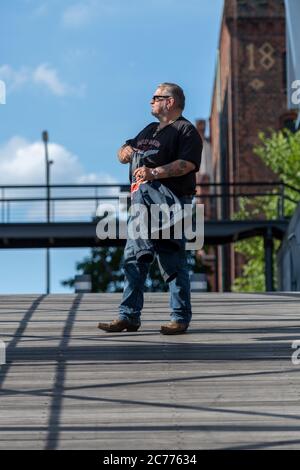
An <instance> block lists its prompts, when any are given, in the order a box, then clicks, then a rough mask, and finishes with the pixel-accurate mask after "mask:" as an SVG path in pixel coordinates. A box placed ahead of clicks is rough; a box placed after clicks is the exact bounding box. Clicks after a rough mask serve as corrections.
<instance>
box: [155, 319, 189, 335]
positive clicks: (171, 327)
mask: <svg viewBox="0 0 300 470" xmlns="http://www.w3.org/2000/svg"><path fill="white" fill-rule="evenodd" d="M188 326H189V325H188V324H187V323H178V322H176V321H171V322H170V323H168V324H167V325H162V326H161V327H160V332H161V334H163V335H180V334H182V333H184V332H185V331H186V330H187V328H188Z"/></svg>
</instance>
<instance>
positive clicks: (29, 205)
mask: <svg viewBox="0 0 300 470" xmlns="http://www.w3.org/2000/svg"><path fill="white" fill-rule="evenodd" d="M129 190H130V187H129V185H128V184H84V185H78V184H66V185H62V184H60V185H51V186H49V187H48V186H45V185H18V186H13V185H6V186H0V223H2V224H3V223H22V222H24V223H33V222H45V223H46V222H47V212H48V211H49V213H50V222H66V221H70V222H71V221H72V222H74V221H75V222H85V221H91V220H93V218H94V217H95V216H96V212H97V208H98V206H99V203H100V202H101V203H106V204H108V203H110V204H113V205H115V206H116V205H118V204H119V200H120V197H121V196H122V198H123V202H124V200H125V198H126V197H129V196H130V193H129ZM196 190H197V194H196V195H195V198H194V203H203V204H204V205H205V207H206V213H207V218H209V219H210V220H224V219H228V220H231V218H233V216H234V213H236V211H237V210H238V207H239V200H240V198H247V200H249V201H251V200H254V198H257V197H260V198H261V197H269V198H270V197H272V198H276V200H277V218H278V219H281V220H282V219H284V218H285V217H286V202H287V201H289V202H292V203H293V204H295V208H296V205H297V204H298V203H299V201H300V189H298V188H294V187H293V186H290V185H286V184H284V183H283V182H275V183H270V182H239V183H203V184H198V185H197V187H196ZM291 193H293V194H295V198H294V197H291Z"/></svg>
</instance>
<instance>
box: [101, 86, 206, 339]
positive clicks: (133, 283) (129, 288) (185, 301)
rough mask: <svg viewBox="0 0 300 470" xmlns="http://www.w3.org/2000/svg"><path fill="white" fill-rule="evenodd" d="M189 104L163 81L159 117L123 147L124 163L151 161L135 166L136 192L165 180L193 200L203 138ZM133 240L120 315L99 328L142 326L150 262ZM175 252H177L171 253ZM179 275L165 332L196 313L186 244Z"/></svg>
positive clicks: (177, 329) (182, 326)
mask: <svg viewBox="0 0 300 470" xmlns="http://www.w3.org/2000/svg"><path fill="white" fill-rule="evenodd" d="M184 106H185V96H184V93H183V90H182V89H181V88H180V87H179V86H178V85H175V84H173V83H162V84H161V85H159V86H158V88H157V90H156V92H155V94H154V96H153V97H152V99H151V108H152V110H151V112H152V115H153V116H155V117H156V118H157V119H158V121H159V122H158V123H157V122H153V123H151V124H149V125H148V126H147V127H145V129H143V130H142V131H141V132H140V133H139V134H138V135H137V136H136V137H135V138H134V139H130V140H128V141H127V142H126V143H125V144H124V145H123V146H122V147H121V148H120V150H119V152H118V158H119V160H120V162H121V163H123V164H127V163H131V160H132V157H133V155H134V153H135V152H136V151H139V152H144V154H147V155H148V158H147V162H148V163H147V166H142V167H138V168H136V169H133V174H132V177H133V178H134V180H135V183H134V184H132V185H131V190H132V191H135V190H136V189H137V187H138V185H139V184H142V183H145V182H146V181H153V180H160V181H161V183H162V184H163V185H165V186H166V187H167V188H169V189H170V190H171V191H172V192H173V193H174V194H175V195H176V196H177V197H178V198H179V200H180V203H181V204H182V205H184V204H191V203H192V199H193V195H194V194H195V193H196V173H197V172H198V171H199V167H200V163H201V154H202V140H201V137H200V135H199V133H198V131H197V130H196V128H195V127H194V126H193V125H192V124H191V123H190V122H189V121H188V120H187V119H185V118H184V117H183V116H182V112H183V110H184ZM133 243H134V240H131V239H128V240H127V243H126V246H125V250H124V261H123V269H124V274H125V283H124V291H123V298H122V301H121V304H120V306H119V318H118V319H116V320H114V321H112V322H111V323H99V324H98V328H100V329H101V330H104V331H108V332H121V331H124V330H125V331H137V330H138V329H139V327H140V324H141V319H140V317H141V311H142V308H143V304H144V284H145V281H146V277H147V274H148V272H149V268H150V263H147V262H144V263H143V262H138V261H137V259H136V257H135V254H134V246H133ZM170 256H174V253H170ZM176 258H177V268H176V271H177V276H176V278H175V279H173V280H172V281H171V282H170V283H169V290H170V308H171V322H170V323H168V324H166V325H162V326H161V330H160V332H161V333H162V334H181V333H184V332H185V331H186V330H187V328H188V326H189V323H190V321H191V318H192V309H191V302H190V281H189V272H188V267H187V260H186V251H185V246H184V243H183V244H182V248H181V249H180V250H179V251H177V252H176Z"/></svg>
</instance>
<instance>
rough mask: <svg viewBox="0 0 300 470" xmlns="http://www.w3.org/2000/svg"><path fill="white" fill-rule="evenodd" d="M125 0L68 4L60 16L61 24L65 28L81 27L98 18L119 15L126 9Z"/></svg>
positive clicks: (92, 0) (102, 0)
mask: <svg viewBox="0 0 300 470" xmlns="http://www.w3.org/2000/svg"><path fill="white" fill-rule="evenodd" d="M126 5H127V4H126V2H122V3H121V4H119V2H112V1H111V0H101V1H99V0H85V1H81V2H77V3H73V4H72V5H70V6H68V7H67V8H66V9H65V10H64V12H63V14H62V17H61V23H62V26H63V27H64V28H66V29H74V30H77V29H83V28H85V27H86V26H88V25H90V24H91V23H92V22H93V21H95V20H98V19H99V18H102V19H103V18H104V17H111V16H114V17H115V16H116V15H118V16H119V15H121V14H122V13H123V11H126V10H127V6H126Z"/></svg>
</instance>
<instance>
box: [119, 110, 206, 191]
mask: <svg viewBox="0 0 300 470" xmlns="http://www.w3.org/2000/svg"><path fill="white" fill-rule="evenodd" d="M158 126H159V123H158V122H152V123H151V124H149V125H148V126H147V127H145V129H143V130H142V131H141V132H140V133H139V134H138V135H137V136H136V137H135V138H134V139H130V140H127V141H126V143H127V144H129V145H131V146H132V147H135V148H137V149H139V151H141V152H142V154H143V164H144V165H145V166H147V167H149V168H156V167H158V166H164V165H167V164H168V163H171V162H174V161H175V160H186V161H189V162H192V163H194V164H195V165H196V167H195V169H194V170H193V171H191V172H190V173H188V174H187V175H184V176H177V177H172V178H163V179H161V182H162V183H163V184H164V185H165V186H167V187H168V188H170V189H171V191H173V192H174V194H176V196H178V197H181V196H189V195H194V194H195V193H196V173H197V172H198V171H199V168H200V164H201V154H202V147H203V144H202V139H201V137H200V135H199V132H198V131H197V129H196V128H195V127H194V126H193V124H192V123H191V122H189V121H188V120H187V119H185V118H184V117H183V116H181V117H179V118H178V119H177V120H176V121H175V122H173V123H172V124H169V125H167V126H165V127H164V128H163V129H161V130H160V131H158V132H156V131H157V128H158ZM139 153H140V152H139ZM130 171H131V170H130Z"/></svg>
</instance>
